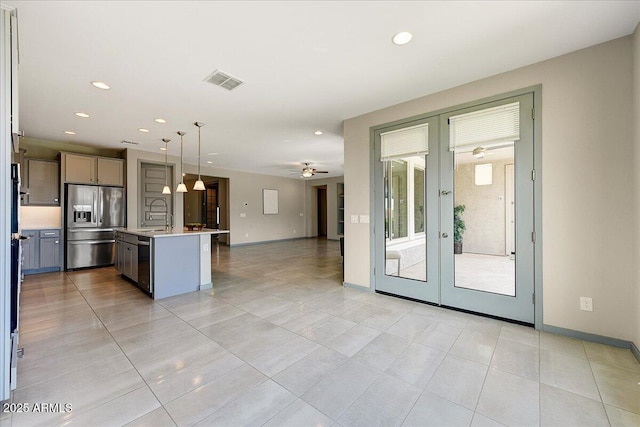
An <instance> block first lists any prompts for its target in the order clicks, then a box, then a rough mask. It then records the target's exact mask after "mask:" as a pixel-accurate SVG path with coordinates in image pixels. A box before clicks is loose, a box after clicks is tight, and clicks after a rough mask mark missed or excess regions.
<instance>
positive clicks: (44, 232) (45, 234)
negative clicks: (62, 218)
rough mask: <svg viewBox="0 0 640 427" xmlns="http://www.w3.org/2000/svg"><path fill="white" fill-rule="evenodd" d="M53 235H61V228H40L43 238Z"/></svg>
mask: <svg viewBox="0 0 640 427" xmlns="http://www.w3.org/2000/svg"><path fill="white" fill-rule="evenodd" d="M53 237H60V230H40V238H41V239H48V238H53Z"/></svg>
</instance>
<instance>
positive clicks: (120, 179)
mask: <svg viewBox="0 0 640 427" xmlns="http://www.w3.org/2000/svg"><path fill="white" fill-rule="evenodd" d="M98 184H100V185H124V160H122V159H106V158H102V157H99V158H98Z"/></svg>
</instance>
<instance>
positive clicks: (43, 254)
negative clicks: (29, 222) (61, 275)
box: [22, 229, 62, 274]
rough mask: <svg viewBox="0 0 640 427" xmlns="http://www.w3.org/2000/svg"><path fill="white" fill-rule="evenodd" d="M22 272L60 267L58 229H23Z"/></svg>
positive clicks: (42, 271) (39, 271) (49, 270)
mask: <svg viewBox="0 0 640 427" xmlns="http://www.w3.org/2000/svg"><path fill="white" fill-rule="evenodd" d="M22 235H23V236H26V237H29V239H27V240H23V241H22V272H23V273H24V274H35V273H46V272H51V271H60V270H61V269H62V256H61V255H62V253H61V251H60V246H61V243H60V229H46V230H23V231H22Z"/></svg>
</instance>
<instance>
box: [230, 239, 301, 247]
mask: <svg viewBox="0 0 640 427" xmlns="http://www.w3.org/2000/svg"><path fill="white" fill-rule="evenodd" d="M301 239H312V237H291V238H287V239H278V240H260V241H257V242H244V243H233V244H231V245H229V247H231V248H235V247H237V246H253V245H264V244H267V243H279V242H290V241H292V240H301Z"/></svg>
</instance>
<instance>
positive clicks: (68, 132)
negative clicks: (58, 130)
mask: <svg viewBox="0 0 640 427" xmlns="http://www.w3.org/2000/svg"><path fill="white" fill-rule="evenodd" d="M64 133H66V134H67V135H75V134H76V133H75V132H74V131H72V130H65V131H64Z"/></svg>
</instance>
